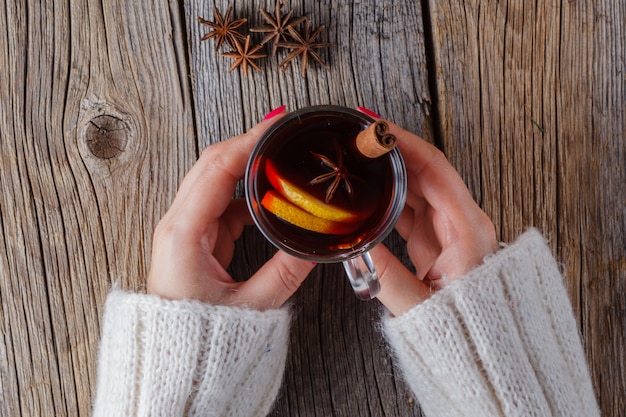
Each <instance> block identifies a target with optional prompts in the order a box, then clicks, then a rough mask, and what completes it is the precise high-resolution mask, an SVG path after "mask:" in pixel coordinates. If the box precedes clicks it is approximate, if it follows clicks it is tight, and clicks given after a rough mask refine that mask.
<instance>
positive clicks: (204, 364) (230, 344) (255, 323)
mask: <svg viewBox="0 0 626 417" xmlns="http://www.w3.org/2000/svg"><path fill="white" fill-rule="evenodd" d="M288 328H289V312H288V311H287V310H285V309H281V310H270V311H265V312H259V311H253V310H247V309H241V308H235V307H223V306H212V305H209V304H203V303H199V302H195V301H168V300H163V299H161V298H158V297H155V296H150V295H144V294H130V293H125V292H122V291H119V290H113V291H112V292H111V293H110V294H109V296H108V298H107V302H106V307H105V314H104V318H103V328H102V338H101V343H100V353H99V356H100V357H99V362H98V380H97V390H96V399H95V405H94V413H93V415H94V417H100V416H107V417H112V416H120V417H121V416H152V417H154V416H168V417H173V416H183V415H188V416H220V417H221V416H264V415H266V414H267V413H268V412H269V410H270V408H271V405H272V403H273V401H274V399H275V397H276V395H277V392H278V389H279V387H280V384H281V380H282V374H283V371H284V366H285V358H286V353H287V341H288V330H289V329H288Z"/></svg>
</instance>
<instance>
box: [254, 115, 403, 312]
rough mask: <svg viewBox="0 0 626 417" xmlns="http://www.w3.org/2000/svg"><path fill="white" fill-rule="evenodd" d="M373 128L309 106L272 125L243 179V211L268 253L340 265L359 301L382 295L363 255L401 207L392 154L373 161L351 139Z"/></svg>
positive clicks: (360, 119) (366, 120)
mask: <svg viewBox="0 0 626 417" xmlns="http://www.w3.org/2000/svg"><path fill="white" fill-rule="evenodd" d="M373 122H374V120H373V119H372V118H370V117H369V116H367V115H365V114H363V113H361V112H359V111H356V110H353V109H350V108H346V107H340V106H314V107H307V108H303V109H300V110H296V111H294V112H291V113H289V114H287V115H285V116H284V117H282V118H281V119H280V120H278V121H277V122H276V123H274V124H273V125H272V126H271V127H270V128H269V129H268V130H267V131H266V132H265V133H264V134H263V135H262V136H261V138H260V139H259V141H258V143H257V144H256V145H255V147H254V149H253V151H252V153H251V155H250V159H249V161H248V165H247V168H246V175H245V185H244V187H245V194H246V201H247V204H248V208H249V210H250V213H251V215H252V218H253V219H254V222H255V224H256V225H257V227H258V228H259V230H260V231H261V233H262V234H263V235H264V236H265V238H267V240H269V241H270V242H271V243H272V244H273V245H274V246H276V247H277V248H279V249H282V250H283V251H285V252H287V253H289V254H291V255H294V256H296V257H298V258H301V259H306V260H309V261H312V262H317V263H333V262H342V263H343V266H344V268H345V270H346V274H347V276H348V278H349V280H350V283H351V285H352V287H353V289H354V291H355V293H356V295H357V297H358V298H360V299H362V300H369V299H371V298H374V297H375V296H376V294H377V293H378V291H379V290H380V284H379V282H378V276H377V273H376V269H375V268H374V264H373V261H372V258H371V256H370V254H369V253H368V251H369V250H370V249H371V248H373V247H374V246H375V245H377V244H378V243H380V242H381V241H382V240H383V239H384V238H385V237H387V235H388V234H389V233H390V232H391V231H392V229H393V227H394V225H395V223H396V221H397V220H398V218H399V216H400V213H401V212H402V209H403V208H404V203H405V200H406V187H407V185H406V168H405V165H404V161H403V159H402V156H401V154H400V151H399V150H398V149H397V148H394V149H392V150H391V151H389V152H388V153H385V154H384V155H382V156H379V157H376V158H369V157H366V156H364V155H362V154H361V153H360V151H359V150H358V149H357V147H356V145H355V138H356V136H357V135H358V134H359V133H360V132H361V131H363V130H365V129H366V128H367V127H368V126H369V125H370V124H372V123H373Z"/></svg>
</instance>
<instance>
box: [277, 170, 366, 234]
mask: <svg viewBox="0 0 626 417" xmlns="http://www.w3.org/2000/svg"><path fill="white" fill-rule="evenodd" d="M265 174H266V175H267V179H268V180H269V182H270V184H272V186H273V187H274V188H275V189H276V191H278V192H279V193H280V194H281V195H282V196H283V197H284V198H286V199H287V200H288V201H290V202H291V203H292V204H295V205H296V206H298V207H300V208H301V209H302V210H304V211H306V212H308V213H310V214H312V215H314V216H315V217H319V218H320V219H325V220H330V221H333V222H341V223H356V222H358V221H360V220H362V219H363V216H362V215H361V214H360V213H355V212H353V211H349V210H346V209H343V208H341V207H337V206H334V205H332V204H328V203H326V202H324V201H322V200H320V199H319V198H317V197H315V196H313V195H312V194H310V193H308V192H306V191H305V190H303V189H302V188H300V187H299V186H297V185H296V184H294V183H292V182H291V181H289V180H287V179H286V178H285V177H283V176H282V175H280V173H279V172H278V170H277V169H276V167H275V166H274V163H273V162H272V161H270V160H269V159H268V160H266V162H265Z"/></svg>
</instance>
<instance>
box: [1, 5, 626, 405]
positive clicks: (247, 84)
mask: <svg viewBox="0 0 626 417" xmlns="http://www.w3.org/2000/svg"><path fill="white" fill-rule="evenodd" d="M216 3H217V6H218V7H219V8H220V10H222V11H223V12H225V11H226V9H227V6H228V3H227V2H226V1H225V0H219V1H217V2H216ZM273 7H274V3H273V2H271V1H269V0H267V1H262V2H260V1H245V2H244V1H238V2H236V4H235V15H236V16H237V17H243V16H247V17H249V18H250V21H251V23H252V25H258V24H260V23H262V21H261V17H260V15H259V14H258V9H259V8H264V9H267V10H269V11H270V12H271V11H273ZM291 8H292V9H294V10H295V12H296V13H297V14H306V15H308V16H309V17H310V19H311V20H312V22H313V24H314V26H317V25H322V24H323V25H326V27H327V31H326V32H325V33H324V34H323V36H322V39H323V40H324V41H330V42H334V43H336V46H335V47H333V48H330V49H328V50H327V51H323V52H322V57H323V58H324V59H325V60H326V61H327V62H328V63H329V65H330V68H329V69H328V70H325V69H323V68H322V67H320V66H319V65H311V66H310V69H309V71H308V73H307V75H306V77H304V78H303V77H302V76H301V75H300V73H299V71H298V69H299V67H298V65H297V64H296V65H295V66H293V67H290V68H288V69H287V71H286V72H285V73H282V72H281V71H280V70H279V69H278V62H279V61H280V58H278V57H273V58H268V59H265V60H262V61H260V65H261V66H262V69H263V71H262V72H256V71H252V73H251V74H249V75H248V76H247V77H245V76H243V75H242V74H241V73H240V72H239V71H238V70H235V71H233V72H231V73H229V72H228V71H227V70H228V67H229V65H230V61H229V60H228V59H227V58H224V57H222V56H218V55H216V53H215V52H214V49H213V44H212V42H211V41H207V42H200V37H201V36H202V35H204V34H205V33H206V32H207V28H205V27H203V26H202V25H200V24H199V23H198V21H197V17H198V16H202V17H205V18H208V19H212V9H213V2H212V1H210V0H209V1H200V0H186V1H185V2H176V1H169V2H168V1H161V0H154V1H123V0H104V1H95V0H84V1H78V0H77V1H66V2H61V1H55V0H47V1H46V0H44V1H41V2H40V1H34V0H31V1H27V0H16V1H12V2H11V1H8V2H2V5H1V6H0V63H1V64H0V87H1V88H0V96H1V101H0V103H1V104H0V106H1V107H0V143H1V148H0V149H1V150H0V184H1V189H2V194H1V196H0V302H1V304H0V387H1V388H0V416H3V417H8V416H87V415H89V414H90V407H91V402H92V396H93V390H94V382H95V379H96V374H95V367H96V359H97V349H98V339H99V325H100V318H101V316H102V306H103V302H104V299H105V297H106V294H107V292H108V290H109V288H110V287H111V285H112V283H114V282H117V283H119V285H120V286H121V287H123V288H126V289H141V288H142V287H144V285H145V284H144V282H145V281H144V279H145V274H146V270H147V265H148V262H149V256H150V246H151V239H152V232H153V229H154V226H155V224H156V223H157V221H158V220H159V219H160V217H161V216H162V215H163V214H164V212H165V211H166V209H167V208H168V206H169V204H170V203H171V201H172V199H173V197H174V194H175V192H176V189H177V186H178V184H179V182H180V181H181V179H182V178H183V176H184V174H185V173H186V171H187V170H188V169H189V168H190V167H191V166H192V164H193V163H194V161H195V160H196V158H197V157H198V154H199V152H200V151H201V150H202V149H203V148H205V147H206V146H207V145H209V144H210V143H214V142H216V141H219V140H223V139H226V138H228V137H230V136H232V135H235V134H238V133H241V132H243V131H244V130H246V129H248V128H250V127H251V126H253V125H254V124H255V123H256V122H257V121H258V120H260V119H261V118H262V117H263V115H264V114H265V113H267V112H268V111H269V110H270V109H273V108H275V107H278V106H279V105H281V104H285V105H287V107H288V109H292V110H293V109H296V108H300V107H304V106H308V105H315V104H337V105H345V106H350V107H354V106H357V105H361V106H365V107H367V108H370V109H373V110H375V111H377V112H378V113H380V114H381V115H382V116H383V117H386V118H389V119H392V120H394V121H395V122H397V123H398V124H400V125H402V126H404V127H406V128H407V129H409V130H412V131H414V132H417V133H419V134H421V135H422V136H423V137H424V138H426V139H427V140H430V141H432V142H434V143H435V144H436V145H437V146H439V147H440V148H441V149H443V150H444V151H445V153H446V154H447V156H448V157H449V159H450V161H451V162H452V163H453V165H454V166H455V167H456V168H457V169H458V170H459V172H460V173H461V175H462V177H463V178H464V179H465V180H466V182H467V184H468V186H469V188H470V189H471V191H472V193H473V195H474V196H475V198H476V199H477V201H478V202H479V204H480V205H481V206H482V207H483V209H484V210H485V211H486V212H487V213H488V214H489V215H490V216H491V217H492V219H493V221H494V223H495V225H496V228H497V231H498V235H499V238H500V239H501V240H503V241H511V240H513V239H515V237H516V236H518V235H519V234H520V233H522V232H523V231H524V230H525V229H527V228H528V227H531V226H534V227H537V228H538V229H540V230H541V231H542V232H543V233H544V234H545V236H547V237H548V239H549V240H550V245H551V247H552V249H553V250H554V253H555V254H556V255H557V257H558V259H559V260H561V261H562V265H563V270H564V271H565V275H566V280H567V288H568V290H569V294H570V296H571V299H572V302H573V306H574V310H575V313H576V316H577V318H578V322H579V324H580V331H581V334H582V337H583V339H584V345H585V349H586V352H587V358H588V361H589V364H590V367H591V372H592V376H593V382H594V386H595V389H596V391H597V396H598V398H599V401H600V404H601V408H602V411H603V415H604V416H606V417H609V416H613V417H617V416H623V415H624V414H625V413H626V400H624V395H623V394H624V392H626V368H625V367H626V361H625V353H626V325H625V324H626V323H625V319H626V310H625V309H626V206H625V204H624V192H625V191H626V168H625V167H626V145H625V144H624V139H625V136H626V135H625V133H626V116H625V115H624V113H625V111H624V110H625V104H626V53H625V50H626V30H625V28H626V1H625V0H584V1H566V2H560V1H549V0H548V1H543V2H522V1H486V2H485V1H476V0H469V1H465V2H463V1H452V2H448V1H427V0H424V1H422V2H416V1H391V0H389V1H380V0H378V1H375V0H361V1H356V2H352V1H344V0H330V1H323V2H318V1H312V0H306V1H299V2H293V4H292V6H291ZM255 36H257V35H255ZM283 56H284V55H283ZM387 243H388V244H389V245H390V246H391V247H392V248H393V249H394V250H395V251H396V253H397V254H398V255H399V256H402V257H403V259H405V258H404V255H403V251H402V242H401V241H400V239H399V238H398V237H397V236H392V237H391V238H390V239H388V241H387ZM272 251H273V249H272V248H271V246H270V245H269V244H267V243H266V242H264V241H263V239H262V238H261V237H260V235H259V233H258V232H256V231H255V230H254V229H251V230H248V231H246V233H245V235H244V237H243V239H242V241H241V242H240V245H239V246H238V248H237V254H236V262H237V265H238V266H237V267H233V273H234V274H236V275H238V276H240V277H246V276H247V275H249V274H250V272H251V271H252V270H254V268H257V267H258V265H259V264H260V263H261V262H263V260H264V259H266V257H267V256H269V254H270V253H272ZM292 304H293V305H294V306H295V307H294V311H295V322H294V326H293V331H292V338H291V346H290V355H289V358H288V364H287V371H286V376H285V384H284V389H283V392H282V393H281V396H280V398H279V400H278V403H277V405H276V410H275V412H274V413H273V415H276V416H278V415H280V416H283V415H289V416H295V415H298V416H368V415H371V416H383V415H384V416H410V415H420V411H419V405H418V403H417V401H416V400H415V399H414V398H413V397H412V396H411V394H410V392H409V391H408V390H407V387H406V386H405V384H404V383H403V381H402V378H401V376H400V375H399V374H398V373H397V371H396V370H395V368H394V363H393V361H392V359H391V358H390V357H389V355H388V353H387V351H386V348H385V345H384V341H383V339H382V338H381V335H380V332H379V330H378V329H377V323H378V321H379V317H380V315H381V314H382V308H381V307H380V305H379V304H378V302H376V301H373V302H367V303H363V302H359V301H357V300H356V298H355V297H354V295H353V294H352V292H351V289H350V288H349V286H348V284H347V282H346V279H345V278H344V275H343V271H342V270H341V269H340V268H339V267H337V266H319V267H318V268H316V269H315V270H314V272H313V273H312V275H311V276H310V278H309V279H308V280H307V281H306V283H305V284H304V286H303V287H302V288H301V289H300V290H299V291H298V293H297V294H296V295H295V296H294V299H293V302H292Z"/></svg>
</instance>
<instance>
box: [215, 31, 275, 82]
mask: <svg viewBox="0 0 626 417" xmlns="http://www.w3.org/2000/svg"><path fill="white" fill-rule="evenodd" d="M261 48H263V45H256V46H254V47H252V48H250V35H248V36H246V43H245V44H244V45H243V46H242V45H241V43H240V42H239V41H235V49H236V50H235V51H230V52H227V53H224V54H222V55H223V56H225V57H228V58H233V59H234V60H235V62H233V64H232V65H231V66H230V68H228V72H231V71H232V70H234V69H235V68H237V67H239V66H241V70H242V71H243V75H245V76H247V75H248V65H249V66H251V67H252V68H254V69H255V70H257V71H261V68H259V66H258V65H257V64H255V63H254V60H255V59H259V58H265V57H266V56H267V54H263V53H257V51H258V50H259V49H261Z"/></svg>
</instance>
